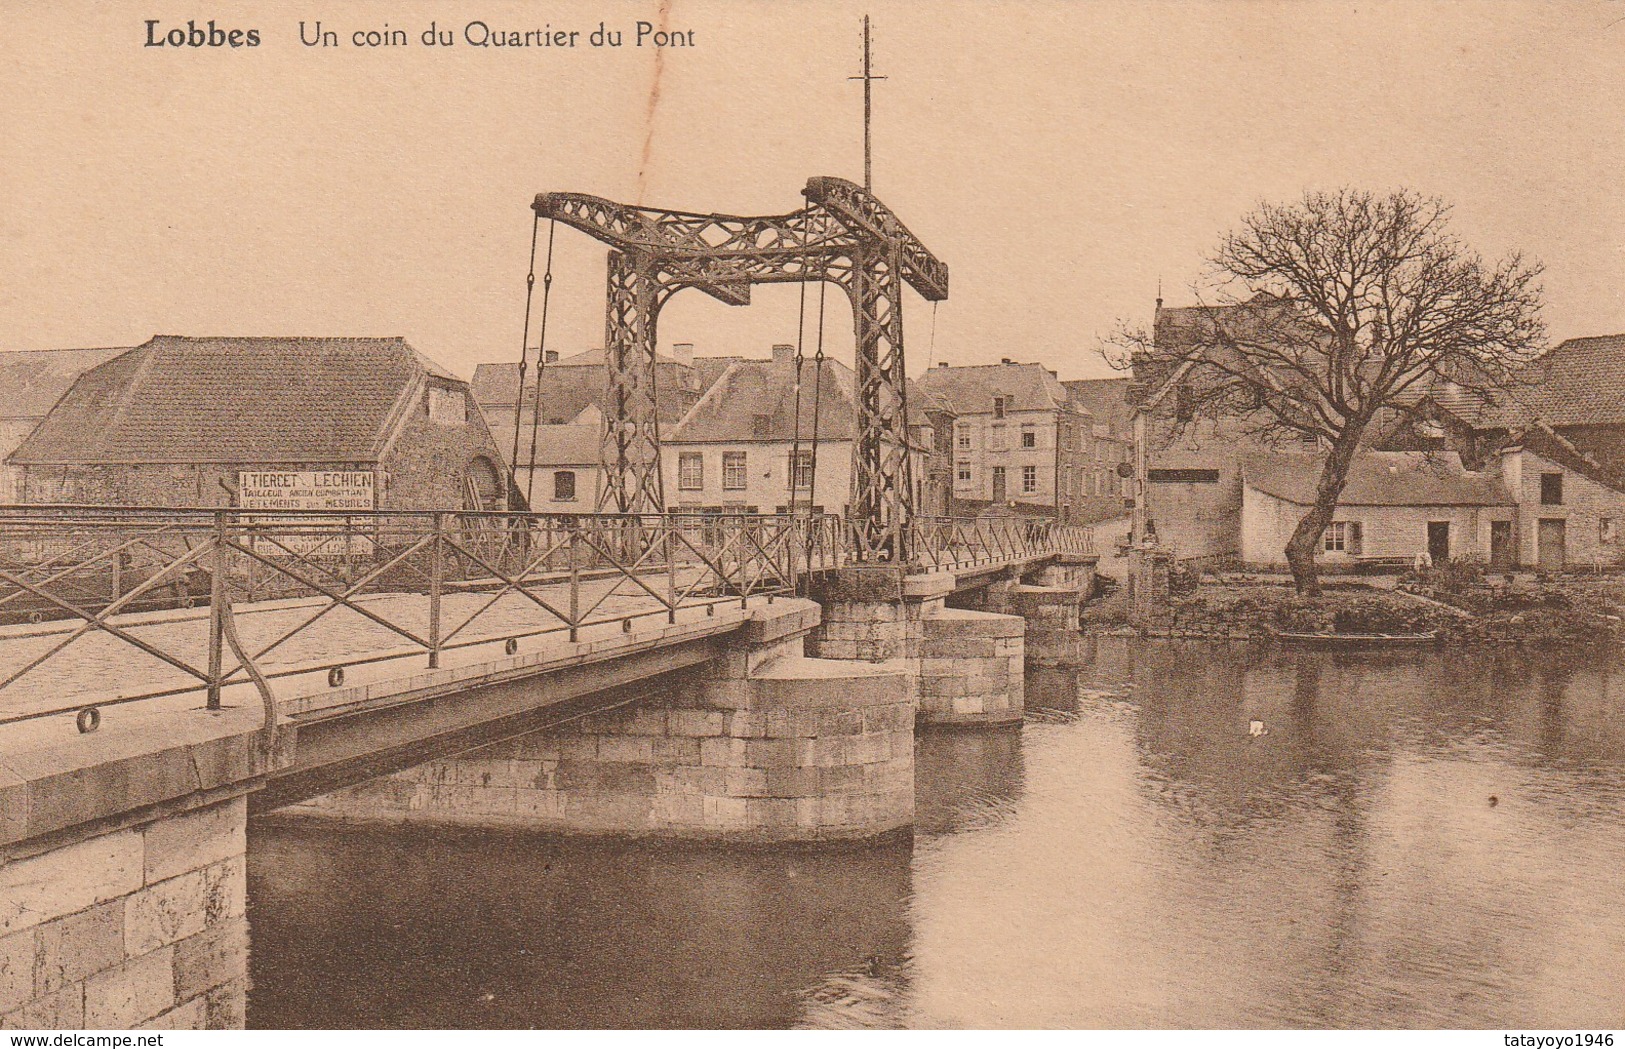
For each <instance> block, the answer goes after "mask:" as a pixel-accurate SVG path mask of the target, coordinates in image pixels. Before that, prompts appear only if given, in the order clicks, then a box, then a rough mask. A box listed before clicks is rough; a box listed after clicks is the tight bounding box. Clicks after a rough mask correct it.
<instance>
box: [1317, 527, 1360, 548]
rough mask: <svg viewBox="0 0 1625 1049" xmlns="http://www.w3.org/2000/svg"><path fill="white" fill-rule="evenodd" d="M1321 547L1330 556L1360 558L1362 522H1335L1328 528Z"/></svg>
mask: <svg viewBox="0 0 1625 1049" xmlns="http://www.w3.org/2000/svg"><path fill="white" fill-rule="evenodd" d="M1321 546H1322V547H1323V548H1324V549H1325V550H1326V552H1327V553H1329V554H1348V555H1350V556H1359V553H1360V522H1358V521H1333V522H1332V523H1331V524H1329V525H1327V526H1326V534H1325V535H1324V536H1322V537H1321Z"/></svg>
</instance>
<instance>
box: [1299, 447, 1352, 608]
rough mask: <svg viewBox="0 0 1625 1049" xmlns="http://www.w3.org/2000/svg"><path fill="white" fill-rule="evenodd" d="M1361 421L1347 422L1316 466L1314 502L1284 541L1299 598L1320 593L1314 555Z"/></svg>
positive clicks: (1332, 510) (1349, 461) (1345, 473)
mask: <svg viewBox="0 0 1625 1049" xmlns="http://www.w3.org/2000/svg"><path fill="white" fill-rule="evenodd" d="M1364 432H1365V423H1364V422H1358V423H1350V424H1349V425H1348V426H1347V427H1346V428H1345V429H1344V430H1343V432H1342V434H1340V435H1339V436H1338V439H1337V442H1336V443H1335V444H1333V445H1332V452H1331V454H1330V455H1328V456H1327V457H1326V462H1325V463H1324V464H1323V465H1322V466H1321V468H1320V480H1319V481H1317V482H1316V484H1315V505H1314V506H1311V507H1310V508H1309V512H1308V513H1306V514H1304V515H1303V520H1301V521H1299V522H1298V527H1297V528H1295V529H1293V531H1292V538H1290V539H1288V540H1287V543H1286V563H1287V566H1288V567H1290V568H1291V569H1292V583H1293V585H1294V586H1295V587H1297V590H1298V595H1299V596H1300V597H1319V596H1320V572H1319V570H1318V569H1317V568H1316V566H1315V554H1316V553H1317V552H1318V551H1319V550H1320V539H1321V536H1323V535H1325V534H1326V526H1327V525H1329V524H1331V523H1332V517H1333V515H1335V514H1336V513H1337V500H1338V499H1339V498H1340V497H1341V496H1342V494H1343V486H1344V485H1345V484H1347V483H1348V476H1349V466H1350V465H1351V464H1352V463H1353V462H1354V456H1355V453H1356V452H1358V451H1359V447H1360V435H1361V434H1363V433H1364Z"/></svg>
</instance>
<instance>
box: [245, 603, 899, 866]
mask: <svg viewBox="0 0 1625 1049" xmlns="http://www.w3.org/2000/svg"><path fill="white" fill-rule="evenodd" d="M818 620H819V610H818V608H817V606H815V605H813V604H812V603H811V602H808V601H797V600H788V601H779V602H776V603H775V604H773V605H771V606H769V607H767V608H765V609H759V610H757V612H756V614H755V616H754V617H753V619H752V620H751V621H750V622H749V623H748V624H746V627H745V629H744V630H743V631H742V632H741V634H740V635H739V636H738V637H737V638H736V639H734V640H733V642H732V643H731V644H730V645H729V647H728V649H727V651H726V653H725V654H724V655H723V656H721V657H720V658H718V659H715V660H712V661H711V662H708V663H705V664H702V665H700V666H697V667H694V668H691V669H689V670H684V671H679V672H675V673H672V674H669V675H667V676H666V677H665V678H664V679H662V680H660V681H659V682H658V683H652V684H649V685H644V686H637V687H636V688H635V690H634V692H635V694H636V696H637V697H638V701H637V702H636V703H635V704H628V705H627V706H625V707H623V708H620V709H614V710H610V711H607V712H599V713H593V714H588V715H586V716H584V717H581V718H579V719H577V720H574V721H570V722H567V723H565V724H562V725H558V726H555V727H550V728H546V729H541V730H537V731H532V732H529V733H526V734H524V735H520V736H516V737H514V738H511V739H508V740H504V741H502V742H499V743H494V744H490V745H487V746H483V747H480V748H479V749H476V750H471V751H468V752H467V753H463V754H459V755H457V756H455V757H448V758H443V759H439V760H435V761H430V762H428V763H426V764H423V765H419V766H417V767H415V768H410V769H407V770H405V771H402V772H398V773H395V774H393V775H389V776H385V777H381V778H378V779H373V780H368V781H366V782H364V783H361V784H358V785H356V786H352V787H346V788H344V789H342V790H339V791H336V792H333V793H331V794H327V795H323V796H321V797H318V798H314V799H311V800H309V801H306V802H303V803H300V804H298V805H295V806H291V807H289V808H285V809H281V810H279V811H278V813H277V814H275V815H274V816H273V817H272V818H285V817H286V816H289V815H299V816H317V817H325V818H332V819H346V820H366V821H383V822H410V823H428V824H444V825H462V826H478V827H522V828H525V829H528V830H536V831H557V832H565V833H571V834H589V835H592V834H596V835H605V836H614V837H643V836H653V837H666V838H689V839H699V840H709V841H718V842H735V843H819V842H840V841H867V840H874V839H880V838H884V837H887V836H890V835H894V834H906V833H907V832H908V831H909V830H910V829H911V828H912V826H913V823H914V708H913V703H912V700H911V697H910V695H909V692H908V685H907V682H906V680H905V676H904V673H903V670H902V668H901V667H900V666H898V665H896V664H874V665H871V664H867V663H861V664H855V663H838V662H832V661H830V660H827V659H815V658H808V657H807V655H806V654H805V651H804V649H805V647H806V639H807V636H808V634H809V632H810V631H812V630H813V629H814V627H815V626H816V625H817V623H818Z"/></svg>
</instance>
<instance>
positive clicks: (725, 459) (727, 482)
mask: <svg viewBox="0 0 1625 1049" xmlns="http://www.w3.org/2000/svg"><path fill="white" fill-rule="evenodd" d="M722 487H723V488H725V489H728V490H730V491H739V490H740V489H742V488H744V487H745V453H744V452H723V453H722Z"/></svg>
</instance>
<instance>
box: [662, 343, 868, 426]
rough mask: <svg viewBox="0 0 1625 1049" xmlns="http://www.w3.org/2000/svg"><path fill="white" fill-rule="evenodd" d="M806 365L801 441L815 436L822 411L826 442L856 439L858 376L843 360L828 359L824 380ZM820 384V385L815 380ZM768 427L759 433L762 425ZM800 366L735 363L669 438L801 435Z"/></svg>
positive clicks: (802, 387) (802, 395) (822, 424)
mask: <svg viewBox="0 0 1625 1049" xmlns="http://www.w3.org/2000/svg"><path fill="white" fill-rule="evenodd" d="M815 372H816V369H815V368H814V367H813V366H812V365H810V364H809V365H804V366H803V372H802V381H801V413H800V419H801V428H800V432H801V437H802V439H803V440H809V439H811V437H812V432H813V408H814V406H815V405H816V406H817V409H818V438H819V440H820V441H825V440H829V441H842V440H851V439H852V435H853V431H854V421H855V419H856V417H857V401H856V399H855V396H854V393H853V391H854V389H855V388H856V377H855V376H854V375H853V374H852V369H851V368H848V367H847V366H846V365H844V364H841V363H839V362H838V361H832V360H826V361H825V362H824V370H823V374H822V376H821V377H819V376H816V375H815ZM815 379H816V380H817V381H815ZM758 418H760V419H761V420H762V422H763V424H764V427H763V428H758V425H757V420H758ZM795 422H796V369H795V365H794V364H789V363H779V362H777V361H771V360H760V359H755V358H750V359H741V360H737V361H734V362H733V363H732V364H730V365H729V366H728V368H727V369H726V370H725V371H724V372H723V373H722V374H721V375H720V376H718V377H717V380H716V381H715V382H714V383H712V384H711V388H710V389H708V390H706V391H705V396H703V397H701V398H700V401H699V403H698V404H696V405H695V406H694V408H693V410H692V411H690V412H689V413H688V415H687V416H685V417H684V418H683V421H682V422H681V423H679V424H678V426H677V428H676V429H675V430H674V431H672V434H671V436H670V437H669V438H668V440H669V441H671V442H673V443H678V442H683V441H690V442H693V441H760V440H771V441H788V440H791V439H792V438H793V437H794V436H795V434H796V425H795Z"/></svg>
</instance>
